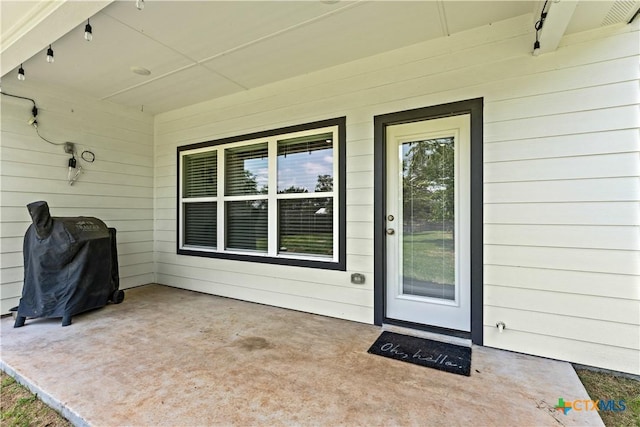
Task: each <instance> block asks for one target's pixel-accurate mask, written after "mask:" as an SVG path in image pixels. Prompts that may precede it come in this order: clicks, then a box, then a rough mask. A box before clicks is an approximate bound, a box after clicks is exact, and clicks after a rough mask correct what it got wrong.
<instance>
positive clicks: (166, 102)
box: [107, 65, 244, 114]
mask: <svg viewBox="0 0 640 427" xmlns="http://www.w3.org/2000/svg"><path fill="white" fill-rule="evenodd" d="M242 90H244V88H242V87H241V86H238V85H236V84H234V83H232V82H231V81H229V80H227V79H225V78H223V77H221V76H219V75H217V74H215V73H213V72H211V71H210V70H208V69H206V68H204V67H202V66H200V65H195V66H193V67H190V68H188V69H185V70H182V71H180V72H179V73H175V74H172V75H169V76H166V77H163V78H159V79H156V80H153V81H152V82H150V83H148V84H145V85H143V86H138V87H136V88H133V89H131V90H128V91H125V92H123V93H120V94H117V95H114V96H111V97H109V98H107V99H108V100H109V101H112V102H115V103H118V104H123V105H127V106H132V107H140V106H141V105H144V111H146V112H149V113H151V114H156V113H160V112H163V111H168V110H173V109H175V108H180V107H185V106H187V105H191V104H196V103H198V102H202V101H203V100H206V99H213V98H217V97H220V96H225V95H229V94H232V93H234V92H239V91H242ZM141 101H142V102H141Z"/></svg>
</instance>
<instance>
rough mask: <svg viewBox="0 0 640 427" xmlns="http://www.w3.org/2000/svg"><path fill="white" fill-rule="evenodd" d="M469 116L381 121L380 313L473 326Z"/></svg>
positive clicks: (461, 327) (442, 324)
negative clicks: (383, 213)
mask: <svg viewBox="0 0 640 427" xmlns="http://www.w3.org/2000/svg"><path fill="white" fill-rule="evenodd" d="M469 129H470V124H469V115H460V116H455V117H447V118H439V119H432V120H424V121H420V122H414V123H407V124H400V125H394V126H388V127H387V135H386V136H387V138H386V144H387V165H386V167H387V174H386V177H387V178H386V179H387V185H386V199H387V202H386V224H384V226H385V227H386V234H387V239H386V256H387V259H386V262H387V263H386V267H387V268H386V271H387V276H386V283H385V287H386V291H385V317H387V318H388V319H395V320H402V321H407V322H411V323H417V324H423V325H430V326H438V327H443V328H448V329H455V330H460V331H470V330H471V286H470V260H471V254H470V190H469V189H470V181H469V176H470V157H469V153H470V149H469V141H470V135H469Z"/></svg>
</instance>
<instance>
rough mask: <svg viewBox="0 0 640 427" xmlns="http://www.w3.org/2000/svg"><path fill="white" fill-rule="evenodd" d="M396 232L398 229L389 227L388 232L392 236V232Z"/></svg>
mask: <svg viewBox="0 0 640 427" xmlns="http://www.w3.org/2000/svg"><path fill="white" fill-rule="evenodd" d="M395 232H396V230H394V229H393V228H387V234H388V235H389V236H391V235H392V234H394V233H395Z"/></svg>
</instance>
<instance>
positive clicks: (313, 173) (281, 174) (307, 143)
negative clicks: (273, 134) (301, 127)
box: [278, 132, 333, 193]
mask: <svg viewBox="0 0 640 427" xmlns="http://www.w3.org/2000/svg"><path fill="white" fill-rule="evenodd" d="M316 191H333V134H332V133H331V132H329V133H322V134H318V135H313V136H305V137H300V138H291V139H284V140H280V141H278V193H312V192H316Z"/></svg>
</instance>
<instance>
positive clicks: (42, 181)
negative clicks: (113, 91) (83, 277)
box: [0, 81, 154, 313]
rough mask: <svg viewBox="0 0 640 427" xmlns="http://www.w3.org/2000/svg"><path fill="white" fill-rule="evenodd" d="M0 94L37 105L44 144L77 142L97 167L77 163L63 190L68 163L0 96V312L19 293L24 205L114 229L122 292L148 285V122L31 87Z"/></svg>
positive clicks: (10, 86)
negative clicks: (41, 205) (78, 169)
mask: <svg viewBox="0 0 640 427" xmlns="http://www.w3.org/2000/svg"><path fill="white" fill-rule="evenodd" d="M2 89H3V91H4V92H8V93H13V94H16V95H20V96H26V97H30V98H34V99H35V101H36V103H37V105H38V109H39V114H38V122H39V124H40V127H39V130H40V132H41V134H42V135H43V136H44V137H46V138H47V139H50V140H52V141H54V142H64V141H72V142H75V143H76V144H77V149H78V150H79V151H82V150H90V151H92V152H94V153H95V156H96V160H95V162H94V163H86V162H82V161H80V160H78V163H79V164H80V165H82V168H83V173H82V174H81V175H80V177H79V179H78V181H77V182H76V183H75V184H74V185H73V186H69V185H68V183H67V161H68V159H69V157H70V156H69V155H68V154H65V153H64V151H63V148H62V147H61V146H54V145H51V144H48V143H47V142H45V141H43V140H41V139H40V138H38V136H37V135H36V133H35V131H34V129H33V128H32V127H30V126H29V125H28V124H27V121H28V120H29V118H30V117H31V107H32V104H31V103H30V102H29V101H24V100H18V99H15V98H10V97H7V96H2V99H1V102H2V104H1V106H2V138H1V143H0V179H1V184H0V187H1V191H2V199H1V201H0V232H1V233H0V255H1V257H2V258H1V259H2V262H1V263H0V300H1V306H0V312H2V313H6V312H7V311H8V310H9V308H11V307H13V306H15V305H17V304H18V301H19V297H20V295H21V293H22V280H23V276H24V270H23V258H22V257H23V254H22V244H23V236H24V233H25V231H26V229H27V228H28V226H29V225H30V223H31V222H30V221H31V219H30V217H29V213H28V212H27V208H26V205H27V204H28V203H31V202H33V201H36V200H46V201H47V202H48V204H49V207H50V210H51V214H52V216H54V217H55V216H95V217H97V218H100V219H101V220H103V221H104V222H105V223H106V224H107V225H108V226H110V227H115V228H116V230H117V240H118V261H119V267H120V287H121V288H128V287H132V286H137V285H141V284H145V283H150V282H153V281H154V259H153V258H154V247H153V231H154V225H153V118H152V117H150V116H148V115H146V114H143V113H140V112H138V111H134V110H130V109H125V108H121V107H118V106H115V105H113V104H110V103H108V102H99V101H94V100H91V99H87V98H85V97H82V96H78V95H74V94H73V93H70V92H69V91H68V90H63V89H58V88H54V87H48V86H47V87H42V86H39V85H38V84H37V83H35V82H31V81H25V82H4V83H3V88H2ZM78 154H79V153H78Z"/></svg>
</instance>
